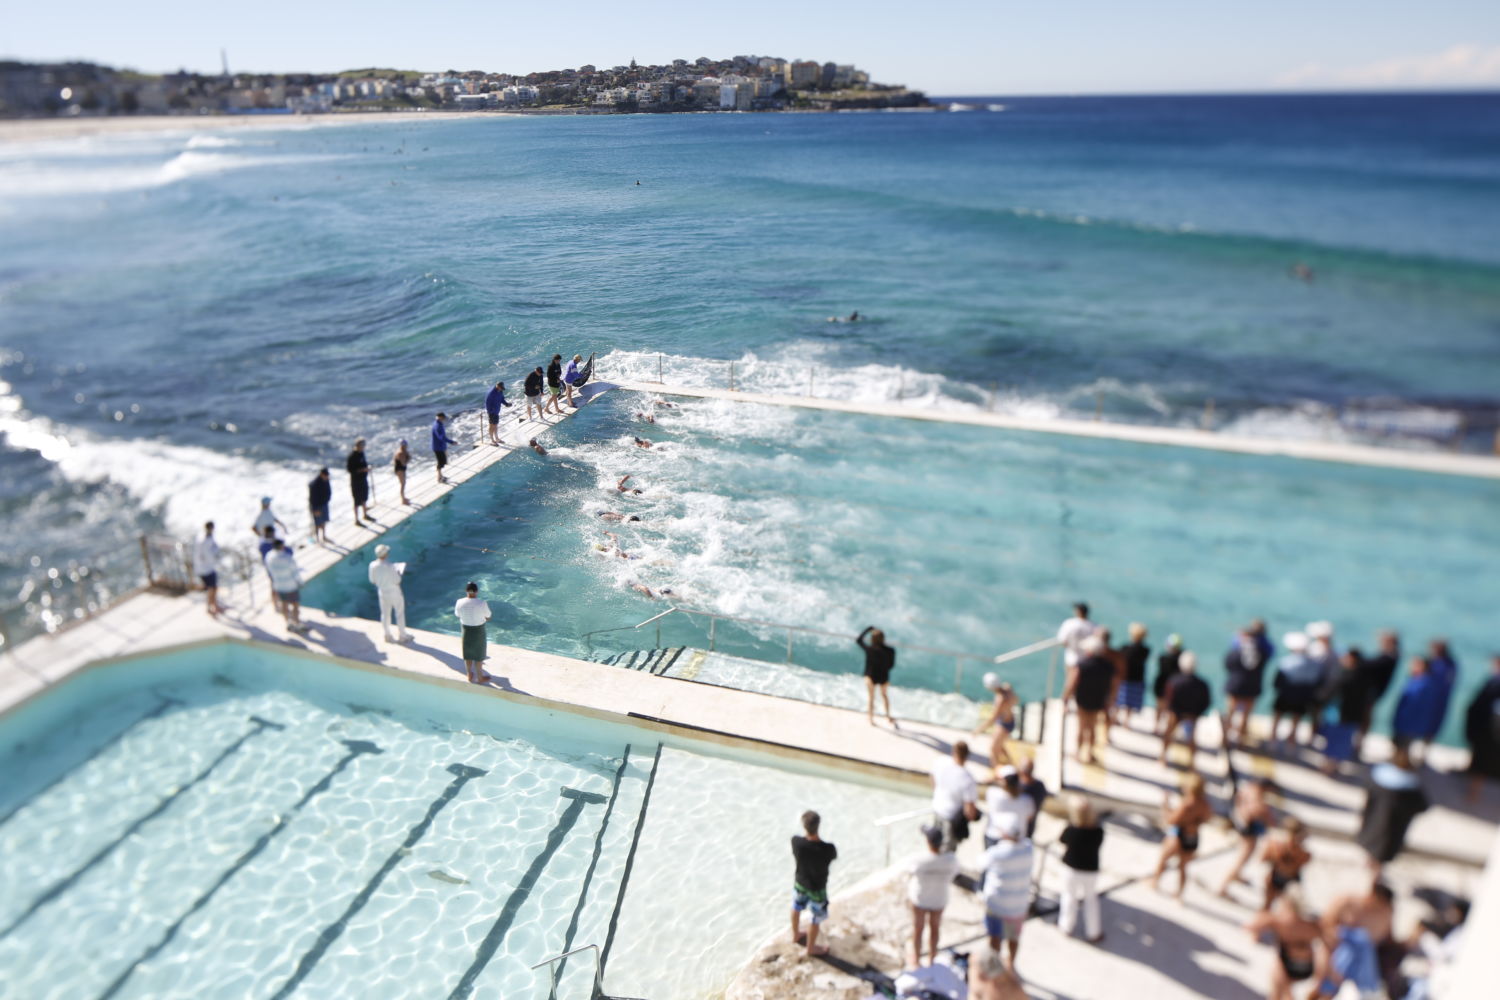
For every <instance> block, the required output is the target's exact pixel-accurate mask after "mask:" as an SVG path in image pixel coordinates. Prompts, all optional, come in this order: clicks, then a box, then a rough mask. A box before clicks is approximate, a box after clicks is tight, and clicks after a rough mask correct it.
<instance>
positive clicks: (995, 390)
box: [988, 382, 1000, 413]
mask: <svg viewBox="0 0 1500 1000" xmlns="http://www.w3.org/2000/svg"><path fill="white" fill-rule="evenodd" d="M999 393H1000V386H999V384H998V383H996V382H991V383H990V404H989V407H988V409H989V411H990V412H991V413H994V412H995V397H996V396H997V395H999Z"/></svg>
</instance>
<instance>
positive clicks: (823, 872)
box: [792, 809, 839, 957]
mask: <svg viewBox="0 0 1500 1000" xmlns="http://www.w3.org/2000/svg"><path fill="white" fill-rule="evenodd" d="M821 823H822V817H820V816H819V815H818V814H817V813H815V812H813V811H812V810H811V809H809V810H808V811H807V812H805V813H803V814H802V829H803V830H805V831H806V832H807V836H805V837H793V838H792V857H793V858H794V859H795V860H796V862H797V868H796V875H795V876H794V877H793V881H792V940H793V941H795V942H797V943H799V944H800V943H801V941H802V911H803V910H809V909H810V910H811V911H812V923H811V924H810V925H809V926H808V928H807V954H808V957H812V956H814V955H826V954H828V949H827V948H825V947H823V946H822V945H820V944H818V925H819V924H821V923H822V922H823V921H825V920H827V919H828V866H829V865H831V864H832V863H833V860H834V858H837V857H838V856H839V850H838V848H837V847H834V846H833V845H832V844H830V843H828V842H827V841H825V840H820V839H818V826H819V825H820V824H821Z"/></svg>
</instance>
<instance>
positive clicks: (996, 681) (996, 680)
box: [984, 670, 1003, 691]
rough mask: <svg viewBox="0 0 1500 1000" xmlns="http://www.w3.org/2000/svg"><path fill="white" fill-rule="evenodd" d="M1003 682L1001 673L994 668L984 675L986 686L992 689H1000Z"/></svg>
mask: <svg viewBox="0 0 1500 1000" xmlns="http://www.w3.org/2000/svg"><path fill="white" fill-rule="evenodd" d="M1001 683H1003V682H1002V681H1001V680H1000V675H999V674H997V673H995V672H994V671H993V670H991V671H990V672H989V673H987V674H985V675H984V686H985V687H987V688H989V689H990V690H991V691H999V690H1000V685H1001Z"/></svg>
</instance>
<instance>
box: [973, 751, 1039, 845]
mask: <svg viewBox="0 0 1500 1000" xmlns="http://www.w3.org/2000/svg"><path fill="white" fill-rule="evenodd" d="M995 777H997V778H998V779H999V784H995V785H991V786H990V788H989V791H987V792H985V795H984V811H985V820H986V822H985V829H984V846H985V847H986V848H989V847H994V846H995V844H997V843H999V842H1000V826H1001V821H1002V820H1003V819H1004V818H1005V817H1006V816H1015V817H1016V818H1018V819H1019V820H1020V821H1021V829H1022V830H1025V829H1026V827H1027V825H1028V824H1029V823H1030V822H1031V817H1033V816H1035V815H1036V801H1035V800H1034V799H1032V798H1031V796H1029V795H1022V794H1021V772H1020V771H1017V770H1016V769H1015V768H1014V767H1011V766H1009V765H1007V766H1005V767H1002V768H1001V769H1000V770H999V771H997V772H995Z"/></svg>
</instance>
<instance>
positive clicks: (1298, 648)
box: [1281, 632, 1307, 653]
mask: <svg viewBox="0 0 1500 1000" xmlns="http://www.w3.org/2000/svg"><path fill="white" fill-rule="evenodd" d="M1281 645H1282V646H1283V647H1285V648H1286V651H1287V652H1288V653H1300V652H1302V651H1303V650H1305V649H1307V634H1306V633H1304V632H1288V633H1287V634H1286V635H1284V636H1282V637H1281Z"/></svg>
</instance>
